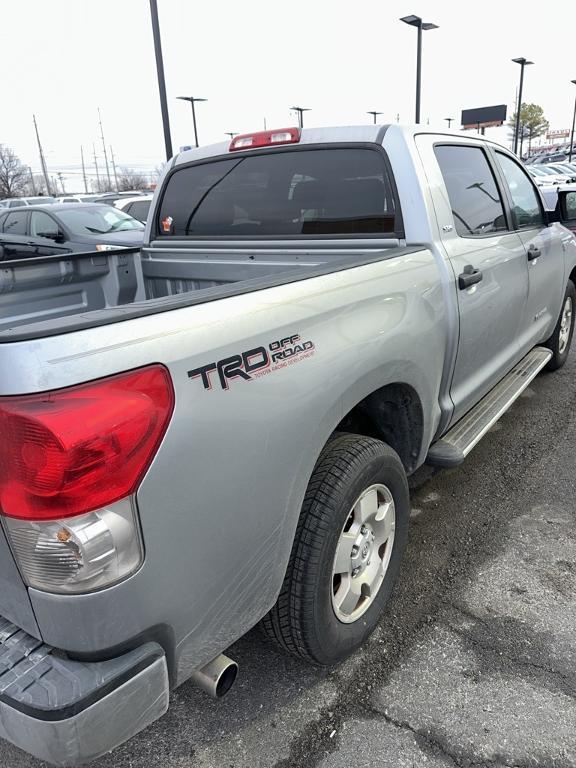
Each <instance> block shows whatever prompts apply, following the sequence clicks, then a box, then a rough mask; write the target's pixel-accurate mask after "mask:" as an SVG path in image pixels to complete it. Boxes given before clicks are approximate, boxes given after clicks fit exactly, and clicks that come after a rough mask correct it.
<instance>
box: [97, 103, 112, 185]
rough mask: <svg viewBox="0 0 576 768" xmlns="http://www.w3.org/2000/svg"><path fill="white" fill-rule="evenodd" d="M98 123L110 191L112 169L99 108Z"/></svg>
mask: <svg viewBox="0 0 576 768" xmlns="http://www.w3.org/2000/svg"><path fill="white" fill-rule="evenodd" d="M98 122H99V123H100V136H101V137H102V149H103V150H104V164H105V165H106V177H107V179H108V189H110V188H111V187H112V181H111V180H110V168H109V167H108V155H107V154H106V142H105V141H104V129H103V128H102V117H101V116H100V107H98Z"/></svg>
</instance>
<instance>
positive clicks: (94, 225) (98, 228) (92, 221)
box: [58, 205, 144, 235]
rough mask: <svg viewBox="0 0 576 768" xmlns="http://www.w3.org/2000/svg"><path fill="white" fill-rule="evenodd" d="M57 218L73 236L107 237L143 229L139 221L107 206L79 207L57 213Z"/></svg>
mask: <svg viewBox="0 0 576 768" xmlns="http://www.w3.org/2000/svg"><path fill="white" fill-rule="evenodd" d="M58 218H59V219H60V221H61V222H62V223H63V224H64V226H66V227H67V228H68V229H69V230H70V232H72V234H74V235H109V234H112V233H113V232H125V231H126V230H129V229H139V230H143V229H144V225H143V224H142V223H141V222H140V221H136V219H133V218H132V216H129V215H128V214H127V213H124V212H123V211H119V210H117V209H116V208H112V207H111V206H109V205H79V206H78V207H77V208H71V209H70V210H69V211H58Z"/></svg>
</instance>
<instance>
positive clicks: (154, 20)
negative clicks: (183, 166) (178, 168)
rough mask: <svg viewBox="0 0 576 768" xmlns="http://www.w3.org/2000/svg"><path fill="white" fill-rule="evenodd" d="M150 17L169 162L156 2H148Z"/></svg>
mask: <svg viewBox="0 0 576 768" xmlns="http://www.w3.org/2000/svg"><path fill="white" fill-rule="evenodd" d="M150 16H151V18H152V35H153V36H154V53H155V54H156V72H157V74H158V91H159V93H160V109H161V111H162V126H163V128H164V146H165V148H166V159H167V160H170V158H171V157H172V137H171V136H170V117H169V115H168V101H167V100H166V81H165V80H164V61H163V59H162V41H161V40H160V24H159V22H158V5H157V3H156V0H150Z"/></svg>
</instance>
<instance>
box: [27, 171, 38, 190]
mask: <svg viewBox="0 0 576 768" xmlns="http://www.w3.org/2000/svg"><path fill="white" fill-rule="evenodd" d="M28 173H29V174H30V184H31V185H32V194H33V195H34V196H36V195H37V194H38V193H37V192H36V182H35V181H34V174H33V173H32V168H30V166H28Z"/></svg>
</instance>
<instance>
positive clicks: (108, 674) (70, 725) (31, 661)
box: [0, 617, 169, 766]
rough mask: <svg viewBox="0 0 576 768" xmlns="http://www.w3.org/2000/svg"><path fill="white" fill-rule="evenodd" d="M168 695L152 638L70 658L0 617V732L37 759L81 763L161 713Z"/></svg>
mask: <svg viewBox="0 0 576 768" xmlns="http://www.w3.org/2000/svg"><path fill="white" fill-rule="evenodd" d="M168 698H169V684H168V670H167V665H166V659H165V656H164V652H163V650H162V648H161V647H160V646H159V645H158V644H156V643H146V644H145V645H142V646H141V647H140V648H137V649H135V650H132V651H129V652H127V653H125V654H123V655H122V656H118V657H116V658H114V659H109V660H108V661H99V662H80V661H73V660H70V659H67V658H65V657H64V656H63V655H62V654H58V652H57V651H55V650H54V649H52V648H50V647H49V646H46V645H44V644H43V643H41V642H40V641H39V640H36V639H35V638H33V637H32V636H31V635H28V634H27V633H26V632H24V631H23V630H20V629H18V627H16V626H15V625H14V624H11V623H10V622H8V621H7V620H6V619H3V618H1V617H0V737H2V738H4V739H7V740H8V741H10V742H11V743H12V744H15V745H16V746H17V747H20V748H21V749H23V750H25V751H26V752H29V753H30V754H32V755H34V756H35V757H38V758H40V759H41V760H45V761H46V762H48V763H51V764H53V765H58V766H73V765H81V764H82V763H86V762H89V761H90V760H93V759H95V758H96V757H99V756H100V755H102V754H104V753H105V752H108V751H109V750H111V749H113V748H114V747H117V746H118V745H119V744H122V742H124V741H126V740H127V739H129V738H130V737H131V736H133V735H134V734H136V733H138V731H141V730H142V729H143V728H145V727H146V726H148V725H150V723H152V722H153V721H154V720H156V719H157V718H159V717H160V716H161V715H163V714H164V712H166V710H167V709H168Z"/></svg>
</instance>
